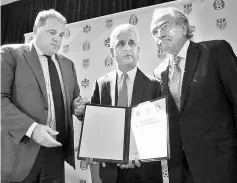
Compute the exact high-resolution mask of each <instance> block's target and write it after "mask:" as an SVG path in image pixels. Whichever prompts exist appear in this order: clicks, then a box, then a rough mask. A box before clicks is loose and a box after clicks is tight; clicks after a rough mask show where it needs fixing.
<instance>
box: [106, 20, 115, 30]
mask: <svg viewBox="0 0 237 183" xmlns="http://www.w3.org/2000/svg"><path fill="white" fill-rule="evenodd" d="M105 26H106V27H107V28H110V27H112V26H113V20H112V19H108V20H105Z"/></svg>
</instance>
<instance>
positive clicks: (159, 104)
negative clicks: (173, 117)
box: [77, 97, 169, 164]
mask: <svg viewBox="0 0 237 183" xmlns="http://www.w3.org/2000/svg"><path fill="white" fill-rule="evenodd" d="M166 105H167V103H166V98H165V97H162V98H159V99H155V100H153V101H147V102H143V103H140V104H139V105H137V106H134V107H117V106H104V105H93V104H88V105H86V110H85V117H84V121H83V125H82V129H81V136H80V140H79V149H78V157H77V158H78V159H85V158H93V159H94V161H101V162H115V163H121V164H126V163H128V161H129V160H134V159H135V158H136V159H140V160H141V161H157V160H164V159H169V125H168V114H167V106H166Z"/></svg>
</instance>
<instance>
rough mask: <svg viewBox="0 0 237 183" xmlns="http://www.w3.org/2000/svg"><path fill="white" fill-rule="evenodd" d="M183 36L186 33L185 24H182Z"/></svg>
mask: <svg viewBox="0 0 237 183" xmlns="http://www.w3.org/2000/svg"><path fill="white" fill-rule="evenodd" d="M182 29H183V35H184V36H186V35H187V33H188V28H187V24H184V23H182Z"/></svg>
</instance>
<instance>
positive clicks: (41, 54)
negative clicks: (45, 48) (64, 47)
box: [32, 40, 55, 58]
mask: <svg viewBox="0 0 237 183" xmlns="http://www.w3.org/2000/svg"><path fill="white" fill-rule="evenodd" d="M32 43H33V45H34V47H35V50H36V53H37V55H38V56H44V55H45V54H44V53H43V52H42V51H41V50H40V49H39V47H38V46H37V45H36V43H35V40H33V41H32ZM51 58H55V55H53V56H52V57H51Z"/></svg>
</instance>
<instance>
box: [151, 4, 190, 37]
mask: <svg viewBox="0 0 237 183" xmlns="http://www.w3.org/2000/svg"><path fill="white" fill-rule="evenodd" d="M166 15H170V16H171V17H173V18H174V20H175V22H176V24H180V23H183V24H184V25H185V26H186V28H187V34H186V38H187V39H192V37H193V32H194V31H195V27H194V26H192V25H190V24H189V20H188V18H187V17H186V16H185V15H184V14H183V13H182V12H180V11H179V10H178V9H176V8H174V7H167V8H156V9H155V10H154V12H153V15H152V21H151V25H150V32H151V33H152V31H153V30H154V29H155V28H156V27H157V25H158V23H159V20H160V18H162V17H164V16H166Z"/></svg>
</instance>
